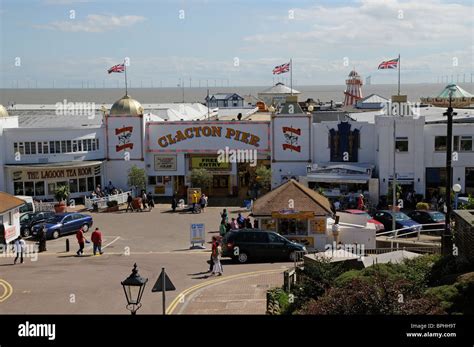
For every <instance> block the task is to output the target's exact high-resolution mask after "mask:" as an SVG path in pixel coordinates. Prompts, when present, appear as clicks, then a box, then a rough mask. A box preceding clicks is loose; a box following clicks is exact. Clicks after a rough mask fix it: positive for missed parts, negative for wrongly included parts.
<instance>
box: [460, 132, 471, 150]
mask: <svg viewBox="0 0 474 347" xmlns="http://www.w3.org/2000/svg"><path fill="white" fill-rule="evenodd" d="M459 144H460V146H459V147H461V151H466V152H468V151H472V136H461V141H460V143H459Z"/></svg>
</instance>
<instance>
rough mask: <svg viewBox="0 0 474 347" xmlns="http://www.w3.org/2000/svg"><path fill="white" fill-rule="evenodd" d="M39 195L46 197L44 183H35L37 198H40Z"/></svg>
mask: <svg viewBox="0 0 474 347" xmlns="http://www.w3.org/2000/svg"><path fill="white" fill-rule="evenodd" d="M38 195H45V194H44V182H43V181H39V182H35V196H38Z"/></svg>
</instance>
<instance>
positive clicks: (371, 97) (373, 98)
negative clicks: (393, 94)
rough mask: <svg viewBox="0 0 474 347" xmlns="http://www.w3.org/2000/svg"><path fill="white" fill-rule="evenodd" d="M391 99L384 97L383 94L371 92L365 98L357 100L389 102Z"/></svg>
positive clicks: (363, 101)
mask: <svg viewBox="0 0 474 347" xmlns="http://www.w3.org/2000/svg"><path fill="white" fill-rule="evenodd" d="M388 101H389V100H388V99H386V98H384V97H383V96H380V95H378V94H370V95H369V96H366V97H365V98H363V99H360V100H359V101H357V103H358V104H359V103H382V102H383V103H385V102H388Z"/></svg>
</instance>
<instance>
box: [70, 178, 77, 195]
mask: <svg viewBox="0 0 474 347" xmlns="http://www.w3.org/2000/svg"><path fill="white" fill-rule="evenodd" d="M69 191H70V192H71V193H77V192H78V187H77V179H76V178H73V179H70V180H69Z"/></svg>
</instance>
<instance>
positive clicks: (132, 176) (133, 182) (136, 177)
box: [128, 165, 146, 193]
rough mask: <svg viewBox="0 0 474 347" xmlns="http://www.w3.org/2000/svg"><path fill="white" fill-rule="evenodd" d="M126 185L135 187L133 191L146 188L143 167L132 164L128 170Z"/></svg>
mask: <svg viewBox="0 0 474 347" xmlns="http://www.w3.org/2000/svg"><path fill="white" fill-rule="evenodd" d="M128 185H129V186H130V187H134V188H135V193H136V192H137V191H139V190H143V189H145V188H146V172H145V169H140V168H139V167H138V166H136V165H133V166H132V167H131V168H130V170H128Z"/></svg>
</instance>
